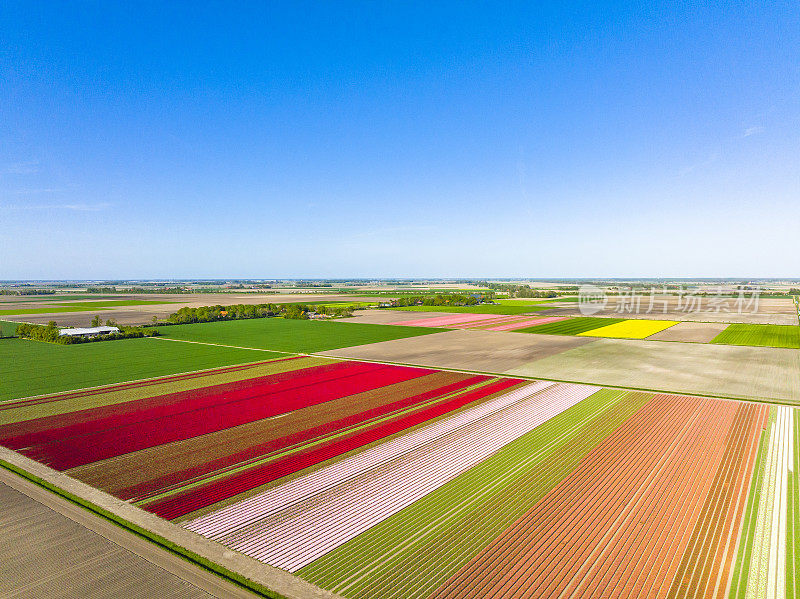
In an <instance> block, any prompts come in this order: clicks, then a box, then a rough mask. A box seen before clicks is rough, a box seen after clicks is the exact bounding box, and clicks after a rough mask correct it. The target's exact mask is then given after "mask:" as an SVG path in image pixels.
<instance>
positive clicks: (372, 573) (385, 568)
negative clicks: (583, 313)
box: [297, 389, 652, 599]
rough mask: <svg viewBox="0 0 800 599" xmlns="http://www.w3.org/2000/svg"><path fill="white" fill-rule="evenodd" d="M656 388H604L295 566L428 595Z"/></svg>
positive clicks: (359, 593) (362, 584)
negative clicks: (639, 390) (305, 563)
mask: <svg viewBox="0 0 800 599" xmlns="http://www.w3.org/2000/svg"><path fill="white" fill-rule="evenodd" d="M651 397H652V395H651V394H641V393H631V392H624V391H616V390H608V389H602V390H600V391H598V392H597V393H595V394H593V395H591V396H590V397H589V398H587V399H585V400H583V401H582V402H579V403H578V404H576V405H575V406H572V407H571V408H568V409H567V410H565V411H564V412H562V413H561V414H558V415H557V416H555V417H553V418H551V419H550V420H548V421H547V422H545V423H543V424H542V425H540V426H538V427H537V428H536V429H534V430H533V431H531V432H529V433H527V434H525V435H523V436H522V437H520V438H518V439H516V440H515V441H512V442H511V443H509V444H507V445H506V446H505V447H503V448H502V449H501V450H500V451H498V452H497V453H495V454H494V455H493V456H492V457H490V458H489V459H487V460H485V461H483V462H482V463H480V464H478V465H476V466H474V467H473V468H471V469H470V470H468V471H466V472H464V473H462V474H461V475H459V476H458V477H456V478H455V479H453V480H451V481H450V482H448V483H447V484H445V485H443V486H442V487H440V488H439V489H437V490H436V491H434V492H433V493H430V494H429V495H427V496H425V497H423V498H422V499H420V500H418V501H417V502H415V503H414V504H412V505H411V506H408V507H407V508H405V509H404V510H402V511H401V512H398V513H397V514H395V515H393V516H391V517H390V518H388V519H386V520H384V521H383V522H381V523H380V524H378V525H376V526H374V527H372V528H370V529H369V530H368V531H366V532H364V533H363V534H361V535H359V536H358V537H356V538H355V539H352V540H351V541H349V542H348V543H346V544H344V545H342V546H341V547H339V548H337V549H335V550H333V551H332V552H330V553H328V554H327V555H325V556H323V557H321V558H320V559H318V560H317V561H315V562H313V563H312V564H309V565H308V566H306V567H304V568H302V569H300V570H299V571H298V572H297V574H298V575H299V576H300V577H301V578H305V579H307V580H309V581H313V582H314V583H315V584H318V585H319V586H322V587H324V588H329V589H331V590H334V591H336V592H341V593H342V594H344V595H345V596H347V597H353V598H361V597H380V598H381V599H383V598H387V599H388V598H391V597H402V598H412V597H424V596H427V595H429V594H430V593H431V592H432V591H433V590H434V589H436V588H437V587H438V586H439V585H440V584H441V583H442V582H444V580H446V579H447V578H448V577H449V576H451V575H452V574H453V573H454V572H456V571H458V569H459V568H460V567H461V566H463V565H464V564H465V563H467V562H468V561H469V560H470V559H471V558H472V557H473V556H474V555H475V554H476V553H478V552H479V551H480V550H481V549H483V548H484V547H485V546H486V545H487V544H488V543H489V542H491V540H492V539H494V538H496V537H497V536H498V535H499V534H500V533H502V531H503V530H505V529H506V528H507V527H508V526H509V525H510V524H511V523H512V522H513V521H514V520H516V519H517V518H518V517H520V516H521V515H522V514H524V513H525V512H526V511H527V510H528V509H530V507H531V506H533V505H534V504H535V503H536V501H538V500H539V499H540V498H541V497H543V496H544V495H545V494H546V493H547V492H548V491H549V490H550V489H552V488H553V487H554V486H555V485H557V484H558V482H560V481H561V480H562V479H563V478H564V477H565V476H567V475H568V474H569V472H571V471H572V470H573V469H574V468H575V467H576V466H577V464H578V463H579V462H580V461H581V460H582V459H583V458H584V457H585V456H586V455H587V454H588V453H589V452H590V451H591V450H592V448H594V447H595V446H596V445H597V444H599V443H600V442H602V440H603V439H604V438H606V437H607V436H608V435H609V434H611V432H613V430H615V429H616V428H617V427H618V426H619V425H621V424H622V423H623V422H624V421H625V420H627V419H628V418H629V417H630V416H631V415H632V414H633V413H634V412H635V411H636V410H638V409H639V408H640V407H641V406H642V405H643V404H644V403H645V402H646V401H647V400H648V399H649V398H651Z"/></svg>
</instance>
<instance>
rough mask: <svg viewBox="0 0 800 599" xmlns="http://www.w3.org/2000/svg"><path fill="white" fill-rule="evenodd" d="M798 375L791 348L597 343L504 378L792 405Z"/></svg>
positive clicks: (799, 356) (797, 400) (799, 387)
mask: <svg viewBox="0 0 800 599" xmlns="http://www.w3.org/2000/svg"><path fill="white" fill-rule="evenodd" d="M440 334H444V333H440ZM432 336H433V335H432ZM515 336H516V335H515ZM538 336H542V337H544V335H537V337H538ZM799 372H800V350H797V349H788V348H775V347H746V346H735V345H715V344H710V343H709V344H706V343H664V342H661V341H647V340H645V341H640V340H638V339H637V340H629V339H598V340H597V341H595V342H594V343H591V344H588V345H584V346H580V347H576V348H573V349H568V350H567V351H564V352H562V353H560V354H558V355H554V356H549V357H546V358H543V359H540V360H537V361H532V362H529V363H528V364H525V365H523V366H518V367H514V368H511V369H509V370H507V371H506V372H505V374H509V375H512V376H513V375H517V376H530V377H541V378H548V379H557V380H563V381H570V382H579V383H592V384H596V385H611V386H621V387H634V388H638V389H652V390H655V391H669V392H674V393H689V394H698V395H712V396H715V395H716V396H724V397H737V398H741V399H759V400H770V401H776V402H782V403H788V404H793V405H798V404H800V375H798V373H799Z"/></svg>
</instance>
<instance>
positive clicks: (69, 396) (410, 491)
mask: <svg viewBox="0 0 800 599" xmlns="http://www.w3.org/2000/svg"><path fill="white" fill-rule="evenodd" d="M348 326H351V325H345V324H342V325H341V327H342V328H346V327H348ZM437 338H439V340H442V339H445V340H446V339H448V338H449V339H450V341H449V342H447V343H446V345H449V346H450V347H457V346H458V341H459V340H461V342H462V343H464V344H466V343H468V341H467V340H470V341H469V343H472V344H473V345H472V347H473V348H478V347H481V346H482V347H484V351H485V352H487V354H492V353H494V352H495V351H496V349H495V348H493V347H487V346H489V345H490V344H491V341H490V340H492V339H503V340H507V339H509V338H510V339H511V340H512V341H519V342H525V343H527V344H529V345H528V346H527V348H528V349H527V350H524V351H523V349H522V347H518V350H519V351H520V352H521V353H522V354H525V352H526V351H528V352H529V351H540V352H541V351H545V353H546V351H548V350H549V349H553V347H554V346H551V344H565V343H566V344H570V343H573V344H574V343H578V344H581V345H580V346H577V347H573V349H568V350H567V351H564V354H568V353H569V352H571V351H576V350H580V349H582V348H589V347H592V346H596V345H601V344H606V343H611V344H620V343H623V344H624V343H627V344H634V345H636V346H641V345H643V344H650V345H655V346H659V347H662V348H663V347H673V346H683V345H686V346H687V347H705V348H711V349H712V350H734V351H742V350H745V351H763V349H764V348H740V347H733V346H729V347H723V346H713V345H708V346H698V345H692V344H666V343H659V342H641V341H623V340H605V339H601V340H592V339H584V338H580V337H569V336H557V335H509V334H505V333H498V332H491V331H480V330H456V331H449V332H445V333H436V334H433V335H429V336H423V337H414V338H406V339H398V340H393V341H386V342H382V343H378V344H374V345H383V346H384V347H385V346H389V345H391V344H401V343H421V342H422V341H424V340H436V339H437ZM470 338H472V339H470ZM144 341H149V342H152V343H154V344H160V345H165V346H168V347H173V346H175V347H184V346H185V347H206V346H195V344H182V343H173V342H169V341H157V340H152V339H151V340H144ZM537 344H544V345H537ZM95 345H106V346H110V345H113V344H110V343H109V344H95ZM362 347H369V346H362ZM531 348H535V349H533V350H532V349H531ZM355 349H358V348H355ZM563 349H564V348H563V347H561V350H562V351H563ZM766 349H770V348H766ZM337 351H342V350H337ZM773 351H782V352H794V350H786V349H784V350H773ZM795 353H796V352H795ZM518 357H519V356H518ZM551 357H553V356H551ZM739 357H740V358H741V357H742V356H739ZM548 359H550V358H543V359H542V360H538V361H539V362H541V361H546V360H548ZM536 362H537V361H534V364H535V363H536ZM798 427H800V414H798V411H797V410H795V409H794V408H791V407H788V406H769V405H766V404H757V403H750V402H742V401H736V400H725V399H716V398H713V397H691V396H686V395H674V394H664V393H656V392H647V391H634V390H626V389H612V388H604V387H601V386H596V385H589V384H579V383H568V382H554V381H543V380H523V379H519V378H514V377H504V376H494V375H485V374H469V373H462V372H445V371H441V370H436V369H433V368H429V367H406V366H395V365H388V364H381V363H368V362H358V361H338V360H335V359H326V358H323V357H317V356H314V357H311V356H290V357H283V358H280V359H275V360H270V361H267V362H261V363H258V364H248V365H241V366H231V367H225V368H218V369H214V370H209V371H204V372H198V373H193V374H191V375H186V376H174V377H164V378H158V379H151V380H144V381H139V382H137V383H135V384H130V385H112V386H109V387H105V388H100V389H92V390H90V391H85V392H83V391H76V392H66V393H60V394H54V395H50V396H47V397H43V398H36V399H20V400H12V401H7V402H4V403H3V404H2V405H0V445H3V446H5V447H7V448H9V449H11V450H14V451H17V452H19V453H21V454H23V455H25V456H27V457H29V458H31V459H34V460H36V461H38V462H40V463H42V464H45V465H47V466H49V467H50V468H52V469H55V470H58V471H60V472H63V473H64V474H67V475H68V476H70V477H72V478H75V479H78V480H80V481H83V482H85V483H87V484H89V485H92V486H93V487H96V488H99V489H102V490H104V491H106V492H108V493H111V494H113V495H114V496H116V497H118V498H120V499H122V500H125V501H126V502H128V504H129V505H133V506H137V507H139V508H141V509H143V510H146V511H148V512H151V513H152V514H156V515H158V516H160V517H161V518H164V519H167V520H170V521H172V522H173V523H174V526H180V527H183V528H184V529H187V530H190V531H193V532H195V533H197V534H199V535H201V536H202V537H205V538H206V539H209V540H212V541H215V542H217V543H221V544H222V545H223V546H225V547H227V548H229V549H230V550H232V551H235V552H238V553H241V554H243V555H245V556H248V557H250V558H253V559H255V560H258V561H261V562H262V563H264V564H268V565H270V566H273V567H276V568H280V569H282V570H286V571H288V572H290V573H293V574H294V575H296V576H298V577H300V578H302V579H304V580H305V581H307V582H310V583H312V584H314V585H317V586H319V587H321V588H323V589H327V590H330V591H332V592H334V593H337V594H338V596H342V597H347V598H359V599H418V598H445V597H457V598H459V599H460V598H462V597H481V598H482V597H498V598H500V597H503V598H504V597H509V596H511V597H514V596H519V597H523V596H524V597H542V598H547V597H553V596H563V597H575V598H578V597H595V596H601V594H602V593H603V592H606V591H609V590H611V591H612V592H613V594H614V596H619V597H634V596H637V597H653V598H656V597H658V598H661V597H670V598H687V599H688V598H691V597H697V596H707V597H715V598H717V597H718V598H720V599H722V598H726V597H745V598H746V597H751V596H753V597H757V596H776V597H777V596H779V595H780V596H782V593H779V592H778V589H783V590H785V591H787V592H789V593H790V595H789V596H794V595H792V594H791V593H792V592H794V590H795V577H794V571H795V568H796V565H797V562H798V560H797V557H796V552H795V549H794V541H795V540H794V536H793V532H792V531H794V526H795V525H796V523H797V521H798V515H797V510H796V506H795V502H794V501H793V499H791V498H796V497H797V495H798V493H797V489H798V480H797V479H798V477H797V473H798V472H800V467H798V464H800V458H798V457H797V456H799V455H800V452H798V451H797V447H798V443H797V439H798V435H797V433H798ZM752 564H766V567H764V568H761V569H758V568H755V567H753V566H752Z"/></svg>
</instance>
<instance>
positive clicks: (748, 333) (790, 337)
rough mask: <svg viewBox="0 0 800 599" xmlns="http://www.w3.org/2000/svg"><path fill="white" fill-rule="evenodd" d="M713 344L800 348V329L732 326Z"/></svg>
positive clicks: (769, 326)
mask: <svg viewBox="0 0 800 599" xmlns="http://www.w3.org/2000/svg"><path fill="white" fill-rule="evenodd" d="M711 343H718V344H722V345H754V346H759V347H792V348H800V327H797V326H794V325H788V324H732V325H730V326H729V327H728V328H727V329H725V330H724V331H722V332H721V333H720V334H719V335H717V336H716V337H714V339H712V340H711Z"/></svg>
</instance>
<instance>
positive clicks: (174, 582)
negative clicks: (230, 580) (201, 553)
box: [0, 482, 253, 599]
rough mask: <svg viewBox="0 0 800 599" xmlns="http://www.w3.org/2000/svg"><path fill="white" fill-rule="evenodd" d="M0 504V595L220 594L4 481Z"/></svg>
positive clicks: (191, 595)
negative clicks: (207, 590)
mask: <svg viewBox="0 0 800 599" xmlns="http://www.w3.org/2000/svg"><path fill="white" fill-rule="evenodd" d="M43 492H45V493H46V491H43ZM0 505H1V506H2V509H0V533H1V534H0V555H2V556H3V558H2V559H3V566H2V568H1V569H0V570H2V579H3V583H2V585H0V597H3V598H5V597H8V598H10V597H15V598H31V599H33V598H41V597H65V598H69V597H97V598H104V597H108V598H112V597H131V598H136V597H141V598H143V599H144V598H149V597H155V596H158V597H163V598H164V599H169V598H171V597H181V598H192V599H193V598H198V599H199V598H208V599H211V598H212V597H214V596H215V595H211V594H209V593H207V592H205V591H203V590H201V589H199V588H197V587H196V586H194V585H192V584H189V583H188V582H186V581H184V580H181V579H180V578H179V577H178V576H176V575H175V574H172V573H170V572H168V571H166V570H164V569H162V568H161V567H159V566H158V565H156V564H154V563H151V562H150V561H148V560H147V559H145V558H143V557H140V556H139V555H137V554H135V553H133V552H131V551H129V550H127V549H125V548H123V547H121V546H120V545H118V544H116V543H114V542H112V541H110V540H109V539H107V538H105V537H104V536H102V535H100V534H98V533H96V532H94V531H92V530H89V529H87V528H84V527H83V526H81V525H80V524H78V523H77V522H74V521H73V520H71V519H70V518H68V517H66V516H64V515H62V514H60V513H58V512H55V511H53V510H51V509H50V508H48V507H46V506H45V505H42V504H41V503H39V502H37V501H36V500H34V499H32V498H31V497H28V496H27V495H25V494H23V493H21V492H20V491H17V490H16V489H12V488H11V487H9V486H8V485H6V484H5V483H3V482H0ZM76 509H77V510H80V511H83V508H76ZM87 513H88V512H87ZM93 517H94V516H93ZM95 518H96V517H95ZM96 519H97V520H99V518H96ZM107 526H111V527H112V528H116V525H114V524H107ZM145 544H148V545H149V543H148V542H147V541H145ZM153 549H155V550H156V551H159V552H163V550H161V549H159V548H156V547H155V546H154V545H153ZM163 553H164V554H165V555H167V554H166V552H163ZM173 559H174V558H173ZM212 576H213V575H212ZM218 596H219V597H223V596H230V595H223V594H220V595H218ZM243 596H253V595H250V594H249V593H248V594H247V595H243Z"/></svg>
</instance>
